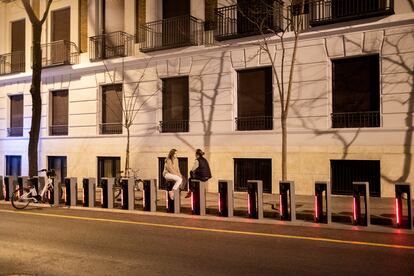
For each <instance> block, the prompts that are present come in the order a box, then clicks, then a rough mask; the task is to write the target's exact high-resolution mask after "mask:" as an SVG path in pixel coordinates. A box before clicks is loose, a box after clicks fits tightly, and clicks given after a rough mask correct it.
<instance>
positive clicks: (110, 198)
mask: <svg viewBox="0 0 414 276" xmlns="http://www.w3.org/2000/svg"><path fill="white" fill-rule="evenodd" d="M114 183H115V178H113V177H103V178H101V188H102V192H101V204H102V208H108V209H112V208H114Z"/></svg>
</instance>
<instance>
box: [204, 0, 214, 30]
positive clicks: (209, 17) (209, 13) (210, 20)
mask: <svg viewBox="0 0 414 276" xmlns="http://www.w3.org/2000/svg"><path fill="white" fill-rule="evenodd" d="M216 8H217V0H205V6H204V16H205V25H204V29H205V30H206V31H211V30H214V29H215V28H216V27H215V26H216V24H215V23H216V13H215V9H216Z"/></svg>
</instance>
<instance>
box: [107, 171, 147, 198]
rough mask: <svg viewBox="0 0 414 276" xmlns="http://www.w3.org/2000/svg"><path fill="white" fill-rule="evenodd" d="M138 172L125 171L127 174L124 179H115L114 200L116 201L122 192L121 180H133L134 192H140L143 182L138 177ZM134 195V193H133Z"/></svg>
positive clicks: (119, 177)
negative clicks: (130, 178) (128, 178)
mask: <svg viewBox="0 0 414 276" xmlns="http://www.w3.org/2000/svg"><path fill="white" fill-rule="evenodd" d="M138 172H139V169H138V170H133V169H131V168H129V169H127V173H126V174H125V176H124V177H122V176H118V177H115V183H114V199H117V198H118V197H119V196H120V195H121V192H122V178H127V177H128V176H129V177H132V178H133V179H134V191H136V192H137V191H140V190H141V189H143V187H144V181H143V180H142V179H141V178H139V177H138ZM122 173H123V171H120V172H118V175H121V174H122ZM135 194H136V193H135Z"/></svg>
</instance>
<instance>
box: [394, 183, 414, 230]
mask: <svg viewBox="0 0 414 276" xmlns="http://www.w3.org/2000/svg"><path fill="white" fill-rule="evenodd" d="M404 194H405V195H406V196H407V204H406V206H405V207H406V209H407V220H405V219H404V217H405V216H404V206H403V195H404ZM395 220H396V221H395V222H396V223H395V226H396V227H397V228H407V229H413V207H412V188H411V184H410V183H396V184H395Z"/></svg>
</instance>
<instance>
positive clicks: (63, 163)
mask: <svg viewBox="0 0 414 276" xmlns="http://www.w3.org/2000/svg"><path fill="white" fill-rule="evenodd" d="M47 164H48V165H47V167H48V170H55V173H56V176H55V181H56V183H60V184H63V181H64V180H65V178H66V177H67V167H68V166H67V159H66V156H48V158H47Z"/></svg>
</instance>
